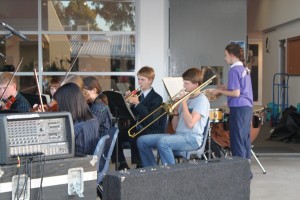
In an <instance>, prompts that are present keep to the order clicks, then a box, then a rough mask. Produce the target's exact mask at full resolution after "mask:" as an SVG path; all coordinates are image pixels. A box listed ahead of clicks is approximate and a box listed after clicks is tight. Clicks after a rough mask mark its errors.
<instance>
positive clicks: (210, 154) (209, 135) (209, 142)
mask: <svg viewBox="0 0 300 200" xmlns="http://www.w3.org/2000/svg"><path fill="white" fill-rule="evenodd" d="M211 127H212V122H210V124H209V130H208V150H207V153H208V161H210V160H211V159H212V157H213V158H216V157H215V155H214V154H213V153H212V150H211Z"/></svg>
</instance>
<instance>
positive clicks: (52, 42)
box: [43, 34, 135, 72]
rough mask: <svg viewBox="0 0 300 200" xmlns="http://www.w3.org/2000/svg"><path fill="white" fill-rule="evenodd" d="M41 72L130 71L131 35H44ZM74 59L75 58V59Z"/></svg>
mask: <svg viewBox="0 0 300 200" xmlns="http://www.w3.org/2000/svg"><path fill="white" fill-rule="evenodd" d="M43 53H44V54H43V60H44V63H43V66H44V71H68V70H69V69H70V67H71V66H72V64H73V63H74V61H76V62H75V64H74V65H73V67H72V71H76V72H90V71H97V72H130V71H134V67H135V48H134V35H107V34H106V35H44V36H43ZM76 58H77V59H76Z"/></svg>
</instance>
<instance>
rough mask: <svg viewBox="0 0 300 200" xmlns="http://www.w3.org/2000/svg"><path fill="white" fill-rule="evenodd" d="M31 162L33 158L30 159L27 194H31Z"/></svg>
mask: <svg viewBox="0 0 300 200" xmlns="http://www.w3.org/2000/svg"><path fill="white" fill-rule="evenodd" d="M32 161H33V156H32V157H31V159H30V167H29V175H28V176H29V177H30V179H29V180H30V181H29V193H30V194H31V179H32V178H31V174H32Z"/></svg>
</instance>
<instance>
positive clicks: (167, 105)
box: [128, 75, 216, 138]
mask: <svg viewBox="0 0 300 200" xmlns="http://www.w3.org/2000/svg"><path fill="white" fill-rule="evenodd" d="M214 78H216V75H213V76H212V77H211V78H209V79H208V80H207V81H205V82H204V83H202V84H201V85H200V86H199V87H197V88H196V89H194V90H193V91H191V92H189V93H187V94H186V95H184V96H183V97H182V98H181V99H178V100H177V98H174V97H172V98H171V99H169V100H168V101H167V102H164V103H162V105H161V106H159V107H158V108H157V109H155V110H154V111H152V112H151V113H150V114H148V115H147V116H146V117H144V118H143V119H142V120H140V121H139V122H137V123H136V124H135V125H134V126H132V127H131V128H130V129H129V130H128V135H129V137H131V138H134V137H136V136H137V135H138V134H140V133H141V132H142V131H144V130H145V129H146V128H148V127H149V126H151V125H152V124H153V123H154V122H156V121H157V120H158V119H159V118H161V117H162V116H163V115H165V114H168V115H173V114H174V109H175V108H176V107H177V106H178V105H179V104H180V103H181V102H182V101H184V100H186V99H188V98H190V96H192V95H194V94H195V93H196V92H198V91H201V90H202V89H203V88H204V87H206V86H207V85H209V84H210V83H211V82H212V80H213V79H214ZM175 96H177V94H176V95H175ZM174 99H175V100H174ZM161 109H163V112H162V114H160V115H159V116H158V117H155V119H154V120H153V121H152V122H150V123H149V124H148V125H147V126H145V127H143V128H142V129H141V130H139V131H138V132H136V133H131V132H132V130H133V129H135V128H136V127H137V126H138V125H139V124H141V123H142V122H143V121H145V120H146V119H147V118H149V117H150V116H151V115H153V114H155V113H157V112H158V111H159V110H161Z"/></svg>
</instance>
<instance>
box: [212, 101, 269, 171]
mask: <svg viewBox="0 0 300 200" xmlns="http://www.w3.org/2000/svg"><path fill="white" fill-rule="evenodd" d="M264 116H265V108H264V107H263V106H258V105H255V106H254V107H253V117H252V125H251V131H250V140H251V144H252V143H253V142H254V141H255V140H256V138H257V137H258V135H259V133H260V130H261V127H262V125H263V121H264ZM209 118H210V121H211V124H210V131H209V136H208V156H209V158H211V139H212V140H213V141H214V142H216V143H217V144H218V145H219V146H220V147H221V149H223V150H224V151H225V152H226V155H225V157H226V156H227V153H228V152H230V133H229V123H230V122H229V120H228V119H229V108H228V107H225V106H222V107H218V108H212V109H210V112H209ZM251 153H252V155H253V156H254V158H255V159H256V161H257V162H258V164H259V166H260V167H261V169H262V171H263V173H264V174H265V173H266V171H265V169H264V168H263V166H262V165H261V163H260V162H259V160H258V159H257V157H256V155H255V153H254V152H253V150H252V149H251Z"/></svg>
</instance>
